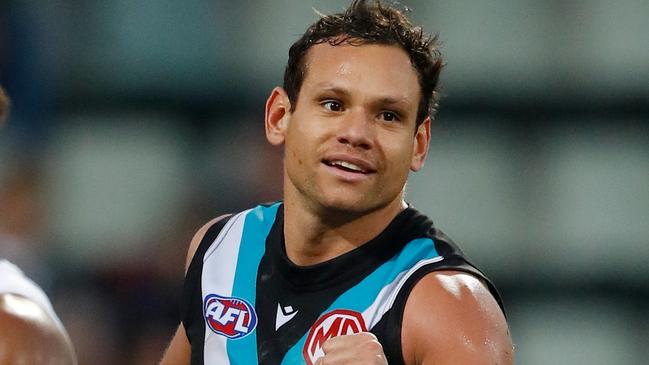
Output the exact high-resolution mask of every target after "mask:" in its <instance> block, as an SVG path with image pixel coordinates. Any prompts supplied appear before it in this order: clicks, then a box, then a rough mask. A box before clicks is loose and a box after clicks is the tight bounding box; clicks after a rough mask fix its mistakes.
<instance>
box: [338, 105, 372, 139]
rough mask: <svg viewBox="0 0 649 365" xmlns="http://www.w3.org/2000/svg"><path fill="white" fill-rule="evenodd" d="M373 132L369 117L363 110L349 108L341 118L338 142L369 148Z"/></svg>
mask: <svg viewBox="0 0 649 365" xmlns="http://www.w3.org/2000/svg"><path fill="white" fill-rule="evenodd" d="M373 134H374V125H373V121H372V119H371V117H370V116H369V115H368V113H366V112H365V111H364V110H362V109H360V110H349V111H348V113H347V115H345V118H344V119H343V120H342V122H341V125H340V130H339V132H338V142H340V143H342V144H346V145H349V146H350V147H354V148H362V149H370V148H372V140H373Z"/></svg>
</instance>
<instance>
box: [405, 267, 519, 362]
mask: <svg viewBox="0 0 649 365" xmlns="http://www.w3.org/2000/svg"><path fill="white" fill-rule="evenodd" d="M401 336H402V346H403V354H404V359H405V361H406V364H407V365H415V364H417V365H420V364H422V365H433V364H435V365H446V364H449V365H450V364H475V365H482V364H484V365H487V364H490V365H493V364H501V365H511V364H513V363H514V354H513V346H512V340H511V337H510V334H509V329H508V327H507V322H506V320H505V317H504V315H503V313H502V311H501V310H500V307H499V306H498V304H497V303H496V301H495V299H494V298H493V296H492V295H491V294H490V293H489V290H488V289H487V288H486V287H485V285H484V284H483V283H482V282H481V281H480V280H479V279H477V278H475V277H474V276H472V275H469V274H466V273H462V272H457V271H441V272H435V273H431V274H428V275H427V276H425V277H424V278H422V279H421V280H420V281H419V282H418V283H417V285H415V287H414V288H413V290H412V292H411V294H410V296H409V298H408V300H407V302H406V307H405V311H404V318H403V330H402V334H401Z"/></svg>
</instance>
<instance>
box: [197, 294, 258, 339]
mask: <svg viewBox="0 0 649 365" xmlns="http://www.w3.org/2000/svg"><path fill="white" fill-rule="evenodd" d="M203 315H204V316H205V323H207V326H208V327H209V328H210V329H211V330H212V331H213V332H214V333H216V334H219V335H223V336H225V337H227V338H230V339H233V340H234V339H238V338H242V337H245V336H247V335H249V334H250V333H251V332H252V331H253V330H254V329H255V326H256V325H257V314H256V313H255V309H254V307H253V306H252V305H251V304H250V303H248V302H247V301H246V300H245V299H241V298H235V297H222V296H219V295H216V294H210V295H208V296H207V297H205V300H204V302H203Z"/></svg>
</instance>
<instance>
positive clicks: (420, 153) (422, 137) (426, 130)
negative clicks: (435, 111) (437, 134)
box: [410, 117, 430, 171]
mask: <svg viewBox="0 0 649 365" xmlns="http://www.w3.org/2000/svg"><path fill="white" fill-rule="evenodd" d="M429 142H430V117H426V119H424V121H423V122H422V123H421V124H420V125H419V127H417V132H416V133H415V143H413V146H412V160H411V161H410V170H412V171H419V170H421V168H422V167H424V163H425V162H426V156H428V144H429Z"/></svg>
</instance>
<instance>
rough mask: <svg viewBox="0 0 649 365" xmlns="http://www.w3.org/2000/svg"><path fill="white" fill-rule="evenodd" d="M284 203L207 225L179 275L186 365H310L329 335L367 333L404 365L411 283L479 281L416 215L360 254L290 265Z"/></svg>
mask: <svg viewBox="0 0 649 365" xmlns="http://www.w3.org/2000/svg"><path fill="white" fill-rule="evenodd" d="M283 224H284V219H283V205H282V203H281V202H279V203H275V204H272V205H261V206H258V207H256V208H254V209H250V210H247V211H244V212H241V213H239V214H236V215H232V216H230V217H228V218H226V219H223V220H221V221H219V222H218V223H216V224H214V226H212V227H211V228H210V229H209V230H208V231H207V233H206V235H205V237H204V238H203V240H202V241H201V243H200V245H199V248H198V250H197V251H196V254H195V256H194V258H193V260H192V262H191V264H190V267H189V270H188V271H187V276H186V278H185V287H184V295H183V302H182V304H181V311H182V316H183V324H184V327H185V330H186V331H187V336H188V338H189V341H190V343H191V348H192V355H191V363H192V364H219V365H227V364H246V365H248V364H264V365H271V364H282V365H297V364H309V365H311V364H313V363H314V362H315V360H316V359H317V358H318V357H319V356H321V355H322V349H321V346H322V343H324V341H326V340H327V339H328V338H330V337H333V336H339V335H344V334H351V333H356V332H359V331H365V330H369V331H371V332H373V333H374V334H375V335H376V336H377V337H378V339H379V341H380V342H381V344H382V345H383V348H384V351H385V354H386V356H387V358H388V361H389V363H390V364H403V359H402V358H403V356H402V353H401V320H402V317H403V310H404V306H405V302H406V299H407V296H408V294H409V293H410V291H411V289H412V288H413V286H414V285H415V284H416V282H417V281H418V280H419V279H421V278H422V277H423V276H424V275H426V274H427V273H430V272H431V271H435V270H460V271H465V272H469V273H471V274H473V275H475V276H477V277H479V278H480V279H482V280H483V281H484V282H485V283H487V285H488V286H489V290H490V291H491V292H492V294H493V295H494V297H495V298H496V300H497V301H498V303H499V304H500V305H501V307H502V304H501V301H500V297H499V296H498V293H497V292H496V290H495V288H494V287H493V285H491V283H490V282H489V281H488V280H487V279H486V278H485V277H484V275H483V274H482V273H481V272H480V271H479V270H477V269H476V268H475V267H474V266H473V265H471V264H470V263H469V262H468V261H467V260H466V259H465V258H464V256H463V255H462V252H461V251H460V250H459V249H458V248H457V247H456V246H455V245H454V244H453V243H452V242H451V241H450V239H449V238H448V237H446V236H445V235H444V234H443V233H441V232H440V231H439V230H437V229H436V228H435V227H434V226H433V223H432V222H431V221H430V220H429V219H428V218H427V217H425V216H424V215H422V214H421V213H419V212H418V211H416V210H415V209H413V208H407V209H405V210H404V211H402V212H401V213H400V214H399V215H398V216H397V217H396V218H395V219H394V220H393V221H392V222H391V223H390V224H389V225H388V227H387V228H386V229H385V230H384V231H383V232H382V233H381V234H380V235H379V236H377V237H376V238H374V239H373V240H371V241H370V242H368V243H366V244H364V245H362V246H360V247H358V248H357V249H355V250H353V251H351V252H349V253H347V254H344V255H342V256H340V257H337V258H334V259H332V260H330V261H327V262H324V263H321V264H317V265H313V266H306V267H305V266H296V265H294V264H293V263H292V262H291V261H290V260H289V259H288V258H287V256H286V252H285V249H284V231H283Z"/></svg>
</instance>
